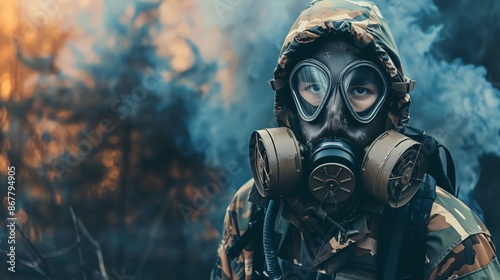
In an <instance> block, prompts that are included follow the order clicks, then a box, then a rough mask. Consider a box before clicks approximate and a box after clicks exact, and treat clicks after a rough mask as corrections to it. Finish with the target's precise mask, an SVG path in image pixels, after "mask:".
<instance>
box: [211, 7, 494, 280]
mask: <svg viewBox="0 0 500 280" xmlns="http://www.w3.org/2000/svg"><path fill="white" fill-rule="evenodd" d="M270 83H271V86H272V87H273V89H274V90H275V91H276V96H275V115H276V120H277V122H278V126H279V128H274V129H265V130H260V131H256V132H254V134H253V135H252V138H251V145H250V161H251V165H252V171H253V179H252V180H250V181H249V182H247V183H246V184H245V185H244V186H243V187H241V188H240V189H239V190H238V192H237V193H236V195H235V197H234V199H233V201H232V202H231V204H230V205H229V207H228V208H227V212H226V216H225V219H224V232H223V238H222V241H221V243H220V245H219V248H218V257H217V262H216V265H215V267H214V270H213V271H212V276H211V278H212V279H267V278H271V279H457V278H460V279H500V264H499V262H498V260H497V258H496V252H495V247H494V244H493V241H492V238H491V235H490V233H489V232H488V230H487V229H486V228H485V226H484V225H483V224H482V222H481V221H480V220H479V219H478V218H477V216H476V215H475V214H474V213H473V212H472V211H471V210H470V209H469V208H468V207H467V206H466V205H465V204H463V203H462V202H461V201H460V200H458V199H457V198H456V197H455V196H454V195H453V194H450V192H451V193H453V192H454V189H453V188H454V178H453V176H454V175H453V174H447V176H443V174H444V172H443V171H442V170H438V171H436V168H437V167H436V165H435V164H432V162H431V161H432V160H433V155H435V150H436V149H435V148H436V145H434V146H432V143H434V142H432V141H433V140H432V141H431V142H427V143H424V142H425V141H415V140H419V139H420V140H422V139H424V140H425V139H426V141H427V140H429V139H433V138H429V137H427V136H424V135H423V133H416V134H415V133H414V134H413V136H414V137H411V136H410V137H408V135H410V134H411V131H410V130H412V129H411V128H410V127H409V126H407V124H408V120H409V106H410V95H409V92H410V91H411V90H412V89H413V87H414V85H415V82H414V81H412V80H411V79H409V78H408V77H406V76H405V75H404V73H403V68H402V66H401V61H400V57H399V54H398V50H397V48H396V45H395V42H394V39H393V37H392V35H391V32H390V30H389V28H388V25H387V22H386V21H385V19H384V17H383V16H382V14H381V13H380V11H379V9H378V8H377V7H376V6H375V5H374V4H373V3H371V2H367V1H359V2H355V1H347V0H330V1H327V0H324V1H313V2H312V3H311V4H310V5H309V7H307V8H306V9H305V10H304V11H303V12H302V13H301V14H300V15H299V18H298V19H297V20H296V22H295V23H294V25H293V26H292V28H291V29H290V32H289V33H288V35H287V36H286V38H285V41H284V44H283V47H282V51H281V54H280V57H279V59H278V65H277V66H276V69H275V71H274V78H273V79H272V80H271V81H270ZM413 131H416V130H413ZM422 143H423V144H424V145H422ZM429 143H431V144H429ZM429 145H430V146H429ZM429 147H430V148H429ZM434 160H435V158H434ZM428 163H429V164H428ZM439 163H440V162H439ZM427 166H429V168H426V167H427ZM440 166H441V165H440ZM438 169H439V168H438ZM427 173H428V174H427ZM431 175H432V176H431ZM448 177H450V179H451V180H448ZM450 181H451V182H450ZM436 182H437V185H438V186H436ZM441 187H443V188H441ZM445 189H448V190H449V191H450V192H447V191H446V190H445ZM249 200H250V201H251V202H250V201H249Z"/></svg>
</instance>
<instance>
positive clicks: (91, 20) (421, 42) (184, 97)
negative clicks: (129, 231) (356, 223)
mask: <svg viewBox="0 0 500 280" xmlns="http://www.w3.org/2000/svg"><path fill="white" fill-rule="evenodd" d="M375 2H376V4H377V5H379V7H380V9H381V11H382V13H383V14H384V15H385V17H386V19H387V21H388V22H389V24H390V26H391V29H392V32H393V35H394V37H395V39H396V42H397V45H398V47H399V51H400V54H401V56H402V61H403V66H404V67H405V73H406V75H407V76H409V77H411V78H413V79H415V80H417V86H416V88H415V91H414V92H412V98H413V99H412V108H411V122H410V125H412V126H415V127H418V128H421V129H424V130H426V131H427V133H428V134H430V135H433V136H435V137H436V138H438V140H440V141H441V142H443V144H445V145H446V146H447V147H448V148H450V150H451V152H452V154H453V156H454V158H455V163H456V167H457V174H458V184H459V185H460V186H461V194H460V197H461V198H462V199H464V200H468V199H469V194H470V193H471V190H472V189H473V188H474V186H475V185H476V184H477V183H478V180H479V174H480V171H481V170H483V169H484V168H486V166H487V164H486V163H484V164H483V165H480V164H479V160H478V158H480V157H481V156H482V155H483V154H491V155H496V156H498V155H500V145H499V143H500V139H499V138H500V135H499V132H500V122H499V121H498V120H500V92H499V91H498V90H497V89H495V88H494V87H493V85H492V83H491V82H490V81H489V79H488V75H487V74H488V71H489V72H490V73H493V75H492V77H493V78H495V77H498V75H495V73H500V71H499V70H497V68H495V67H499V66H498V65H497V64H496V61H498V59H495V58H498V51H496V45H495V42H494V36H491V34H497V33H498V32H496V33H495V31H494V30H492V31H491V32H486V31H485V30H486V29H482V28H480V27H483V26H493V27H494V28H497V29H498V25H497V24H496V21H497V19H496V18H495V17H494V16H493V15H494V14H495V13H494V12H492V11H493V10H495V11H496V10H498V9H499V8H498V7H499V5H498V4H494V5H493V4H491V5H492V6H491V7H490V8H492V9H488V11H490V12H489V13H487V12H485V9H484V8H481V9H479V8H477V7H479V6H477V5H479V4H476V3H474V4H471V3H466V1H457V3H458V4H453V7H460V8H461V9H462V10H466V11H470V12H469V13H465V12H462V13H459V12H455V11H454V10H452V9H451V8H450V5H451V4H447V3H445V2H444V1H436V2H437V5H436V4H435V3H433V2H432V1H431V0H416V1H411V2H408V1H403V0H387V1H383V0H380V1H375ZM58 3H63V4H60V5H61V6H60V7H59V9H58V10H57V11H58V12H57V13H54V14H52V15H51V16H52V17H54V18H60V19H61V22H64V28H67V29H68V30H71V31H72V37H71V40H69V41H68V43H67V45H66V47H65V48H63V49H62V50H61V51H60V53H59V54H58V55H57V57H56V58H55V62H54V63H55V65H56V66H57V68H58V69H60V73H59V74H58V78H60V79H70V80H72V81H73V82H74V83H75V84H77V85H79V86H81V85H85V86H87V87H88V88H92V87H93V86H95V87H99V88H102V87H104V88H105V89H106V90H104V91H102V92H99V93H98V94H102V95H103V96H102V98H101V99H99V100H100V101H102V102H103V103H105V105H103V107H105V108H104V109H102V110H105V111H106V112H107V111H110V110H111V109H109V107H110V106H109V105H110V104H111V103H112V102H113V100H114V99H115V98H117V97H119V96H121V95H120V94H119V93H120V91H121V90H123V88H126V89H128V90H129V91H130V89H129V88H128V87H127V86H123V87H120V83H122V82H123V80H125V81H128V79H127V78H128V76H125V77H124V76H123V75H124V74H123V73H125V72H126V69H128V68H132V67H137V68H139V69H140V70H137V71H136V72H139V73H135V74H137V75H136V76H134V79H135V80H134V81H137V80H141V78H143V77H144V76H153V77H155V78H156V80H157V81H158V86H157V87H156V88H155V89H154V90H153V91H150V92H149V93H150V94H151V95H150V96H148V99H147V100H146V101H145V102H143V103H142V104H141V105H140V106H139V107H138V108H139V109H134V108H131V110H130V116H132V119H133V120H135V121H136V122H135V123H134V124H135V125H136V126H137V127H139V126H140V127H141V129H138V131H139V132H140V134H141V137H142V138H147V140H149V139H150V138H151V139H156V138H158V139H161V140H164V139H167V140H166V141H164V142H162V141H158V142H157V143H155V144H154V145H152V144H151V142H149V141H144V143H142V142H140V141H138V143H139V144H138V145H137V146H139V147H140V148H144V150H140V151H144V152H146V151H147V152H148V154H149V155H150V156H149V157H148V156H145V155H141V157H140V158H141V159H142V160H143V163H144V162H145V163H147V164H143V165H142V167H143V168H144V169H149V170H151V169H155V172H154V173H155V175H158V174H160V175H161V173H162V172H163V170H164V169H162V168H168V167H169V165H168V164H167V163H168V160H165V159H164V158H165V157H169V156H170V157H174V156H175V157H178V158H182V159H184V160H186V162H187V163H183V164H184V165H182V164H181V165H182V166H187V165H190V164H192V165H194V164H195V163H194V162H195V161H204V162H202V163H199V162H197V163H196V164H197V165H196V166H197V167H196V168H194V169H195V172H196V171H200V170H205V169H203V168H202V167H200V165H201V164H203V165H205V166H208V167H210V168H218V170H219V171H218V173H214V174H216V175H214V176H210V177H211V180H213V182H212V183H215V184H218V186H219V187H225V186H226V185H227V186H228V188H226V189H223V188H221V189H223V191H219V192H218V193H215V194H214V196H213V197H211V198H213V199H212V200H210V201H208V200H207V203H205V204H204V207H205V208H204V209H202V210H206V212H207V213H208V215H209V219H207V220H211V221H212V223H211V224H210V223H208V222H207V221H197V222H193V223H191V224H189V225H184V226H183V228H182V230H175V231H169V230H166V231H167V234H166V235H165V236H166V237H165V236H164V237H163V239H165V240H166V239H168V238H170V236H174V237H175V238H184V237H186V236H187V237H188V240H189V241H188V242H187V243H188V244H190V246H191V247H189V249H191V252H190V253H189V257H190V258H191V259H196V260H198V261H199V260H200V259H202V260H204V261H205V263H206V264H207V265H210V266H211V264H212V263H213V259H214V258H215V245H216V244H215V243H216V242H217V241H218V237H217V233H214V232H215V230H212V232H211V233H210V234H207V236H208V237H199V236H198V237H197V239H196V238H193V237H194V236H195V235H199V234H198V233H199V232H201V231H202V230H206V229H207V228H212V227H211V225H212V226H213V225H215V228H217V229H220V228H221V225H222V214H223V211H224V209H225V206H226V205H227V204H228V203H229V200H230V199H231V196H232V194H233V193H234V190H235V189H236V188H238V187H239V186H240V185H241V184H242V183H243V182H244V181H245V180H247V179H249V178H250V176H251V175H250V169H249V166H248V151H247V149H248V138H249V136H250V134H251V132H252V131H253V130H255V129H261V128H265V127H272V126H275V121H274V114H273V98H274V94H273V91H272V90H271V89H270V87H269V85H268V84H267V80H268V79H269V78H271V76H272V72H273V70H274V67H275V64H276V61H277V58H278V54H279V51H280V48H281V43H282V41H283V39H284V37H285V35H286V33H287V32H288V30H289V28H290V26H291V25H292V23H293V22H294V20H295V18H296V17H297V16H298V14H299V12H300V11H301V10H302V9H303V8H305V7H306V6H307V5H308V3H309V1H306V0H304V1H300V0H293V1H285V0H276V1H262V0H261V1H243V0H210V1H201V0H199V1H173V0H172V1H165V2H161V1H139V0H137V1H132V0H128V1H118V0H116V1H97V0H87V1H79V2H78V3H70V2H68V1H58ZM481 5H483V4H481ZM484 5H486V4H484ZM496 14H498V13H496ZM477 30H480V32H477ZM146 35H147V36H146ZM465 35H470V36H472V39H469V37H465ZM464 38H467V39H464ZM478 42H481V43H480V44H479V43H478ZM136 56H137V57H140V58H141V59H144V58H145V59H146V60H147V61H146V62H145V64H146V65H147V67H142V66H143V65H135V64H134V63H137V60H136V59H135V58H136ZM491 56H494V57H491ZM150 66H152V67H150ZM133 71H135V70H133ZM143 72H145V73H143ZM122 74H123V75H122ZM89 75H91V77H89ZM80 83H81V84H80ZM130 83H133V81H130ZM89 85H92V86H89ZM128 86H130V88H132V86H134V85H128ZM84 94H89V92H88V91H87V92H85V91H82V92H81V93H80V92H79V91H75V93H74V95H81V96H79V99H78V98H76V97H74V96H73V95H72V97H71V98H72V100H73V101H75V100H87V99H89V96H84ZM93 94H94V95H98V94H97V93H93ZM125 94H127V92H125ZM141 108H142V109H141ZM85 113H86V112H82V115H85ZM119 116H120V115H118V116H115V117H119ZM138 116H143V118H141V121H137V117H138ZM158 116H162V117H164V118H168V119H161V118H159V117H158ZM89 118H90V117H89ZM151 120H153V121H151ZM162 129H164V130H165V131H166V132H165V133H162V132H161V130H162ZM148 135H150V136H148ZM151 135H153V136H151ZM165 146H168V148H165ZM199 153H202V154H203V155H204V157H198V156H197V157H195V156H193V155H198V154H199ZM162 159H163V160H164V161H161V160H162ZM159 162H160V163H161V164H163V165H161V166H160V167H159V166H158V165H159V164H158V163H159ZM483 162H495V161H493V160H488V161H484V160H483ZM235 170H238V172H231V171H235ZM144 171H145V170H144ZM172 173H175V172H174V171H172ZM203 175H204V174H194V175H192V176H193V177H195V176H197V177H199V178H203V179H200V180H204V179H205V178H206V176H205V177H203ZM158 176H159V175H158ZM186 176H191V175H186ZM153 178H154V179H156V177H153ZM484 178H486V179H484V180H487V181H488V180H494V177H492V176H490V175H489V176H487V177H484ZM151 180H152V179H151ZM153 181H154V180H153ZM198 181H199V180H198ZM198 181H197V182H198ZM207 183H211V182H208V181H207ZM167 184H170V185H169V186H167V187H168V188H178V189H181V190H182V188H183V187H184V186H180V185H179V184H180V183H179V182H178V181H175V180H174V181H173V183H172V182H170V181H169V182H167ZM200 185H203V183H200ZM212 185H213V184H212ZM189 191H192V189H191V188H189V189H188V188H186V191H185V192H186V193H189ZM180 192H181V191H179V193H180ZM172 193H175V191H173V192H172ZM492 193H493V194H494V193H495V192H492ZM216 195H218V196H216ZM204 202H205V201H204ZM172 203H173V202H172ZM488 203H490V204H491V203H494V202H488ZM190 207H191V205H190ZM201 208H203V207H201ZM152 212H154V211H152ZM176 214H178V216H179V217H180V214H179V213H178V212H176ZM180 219H181V218H179V220H180ZM214 236H215V237H214ZM112 237H113V238H114V236H112ZM174 237H172V240H173V241H172V240H170V242H171V243H172V244H170V243H168V245H171V248H165V250H163V252H167V253H168V252H175V253H177V252H178V251H183V250H181V249H183V248H181V246H180V245H179V247H175V246H176V245H178V244H173V243H175V241H177V239H175V238H174ZM219 237H220V236H219ZM204 238H205V239H204ZM208 243H210V245H209V246H207V245H206V244H208ZM161 244H164V243H161ZM172 248H173V249H172ZM199 248H202V249H203V250H202V251H203V254H201V253H199V252H198V251H199ZM207 248H208V249H207ZM212 249H213V250H212ZM175 253H172V255H168V256H165V255H161V254H160V255H159V256H158V259H160V260H161V258H162V257H164V258H165V257H166V258H167V259H172V258H175V256H176V254H175ZM186 256H187V255H186ZM180 261H181V260H179V262H180ZM205 269H206V267H205ZM186 270H187V269H186ZM191 273H193V274H196V273H198V272H196V271H191ZM178 274H181V272H179V273H178ZM192 278H196V276H195V275H194V276H193V277H192Z"/></svg>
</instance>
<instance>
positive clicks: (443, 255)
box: [211, 180, 500, 280]
mask: <svg viewBox="0 0 500 280" xmlns="http://www.w3.org/2000/svg"><path fill="white" fill-rule="evenodd" d="M252 184H253V180H250V181H249V182H248V183H246V184H245V185H244V186H243V187H241V188H240V189H239V190H238V192H237V193H236V195H235V196H234V199H233V200H232V202H231V204H230V205H229V207H228V208H227V211H226V215H225V219H224V230H223V238H222V241H221V243H220V245H219V248H218V256H217V261H216V264H215V267H214V269H213V271H212V275H211V279H252V273H253V256H254V251H253V249H252V248H251V247H252V246H251V245H252V244H250V245H249V246H247V248H245V249H244V250H243V251H242V252H241V254H240V255H239V256H238V257H237V258H235V259H233V260H231V259H229V258H228V256H227V255H226V249H227V248H230V247H231V246H233V245H234V243H235V242H236V240H237V239H238V238H239V237H240V236H241V235H242V234H243V233H244V232H245V231H246V230H247V227H248V223H249V222H250V218H251V215H252V204H251V203H250V202H249V201H248V196H249V193H250V190H251V187H252ZM436 193H437V195H436V200H435V201H434V203H433V206H432V210H431V214H430V219H429V225H428V231H427V244H426V256H425V264H423V265H424V270H425V279H500V264H499V262H498V259H497V258H496V251H495V247H494V244H493V241H492V238H491V235H490V233H489V232H488V230H487V229H486V227H485V226H484V225H483V223H482V222H481V221H480V220H479V218H477V216H476V215H475V214H474V213H473V212H472V211H471V210H470V209H469V208H468V207H467V206H466V205H465V204H463V203H462V202H461V201H460V200H458V199H457V198H455V197H454V196H452V195H450V194H448V193H447V192H446V191H444V190H442V189H441V188H437V191H436ZM365 213H366V214H365V215H364V216H362V217H360V218H358V219H357V220H356V221H354V222H353V227H354V228H355V229H358V230H359V234H357V235H355V236H352V237H351V238H350V239H349V240H347V242H345V243H343V244H341V243H339V241H338V240H339V237H338V236H333V237H332V238H331V239H330V240H323V241H320V243H315V242H314V241H313V240H310V239H309V238H308V236H307V228H304V227H303V225H302V224H301V223H300V222H299V223H296V222H294V221H293V217H292V218H290V217H287V219H290V220H291V223H290V227H289V233H288V234H287V238H286V239H285V240H284V246H283V248H286V250H285V256H281V255H280V257H283V258H284V259H286V260H287V261H289V262H290V263H294V264H296V265H299V266H301V267H305V268H307V269H313V270H316V271H318V272H320V273H323V274H335V279H361V280H363V279H376V271H370V270H369V269H363V270H359V269H354V268H353V267H352V266H350V265H349V264H350V263H358V264H360V263H361V264H363V265H364V266H365V267H376V266H375V264H376V258H377V232H378V229H377V227H378V225H379V224H380V219H379V218H380V214H378V213H377V212H376V211H373V212H372V211H365ZM318 244H319V246H318ZM280 254H283V251H282V252H280ZM339 264H342V265H339ZM358 267H359V266H358ZM284 274H285V275H286V274H287V271H284Z"/></svg>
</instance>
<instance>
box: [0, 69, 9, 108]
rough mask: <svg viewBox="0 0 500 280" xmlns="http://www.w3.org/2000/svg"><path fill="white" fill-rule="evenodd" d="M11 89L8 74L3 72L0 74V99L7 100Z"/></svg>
mask: <svg viewBox="0 0 500 280" xmlns="http://www.w3.org/2000/svg"><path fill="white" fill-rule="evenodd" d="M11 90H12V83H11V81H10V74H9V73H4V74H3V75H2V76H0V99H2V101H7V100H8V99H9V96H10V91H11Z"/></svg>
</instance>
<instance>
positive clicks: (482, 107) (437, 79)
mask: <svg viewBox="0 0 500 280" xmlns="http://www.w3.org/2000/svg"><path fill="white" fill-rule="evenodd" d="M375 2H376V4H377V5H378V6H379V7H380V9H381V11H382V13H383V14H384V15H385V17H386V19H387V21H388V22H389V25H390V26H391V29H392V32H393V35H394V37H395V39H396V42H397V45H398V47H399V51H400V54H401V56H402V61H403V66H404V67H405V72H406V75H407V76H409V77H411V78H413V79H415V80H417V86H416V89H415V91H414V92H412V98H413V100H412V108H411V122H410V125H412V126H416V127H419V128H421V129H424V130H426V131H427V133H428V134H431V135H433V136H435V137H436V138H437V139H438V140H439V141H441V142H442V143H443V144H445V146H447V147H448V148H449V149H450V150H451V152H452V154H453V156H454V158H455V163H456V168H457V174H458V178H457V183H458V185H459V186H460V188H461V193H460V198H462V199H464V200H466V201H468V199H469V193H470V191H471V190H472V189H473V188H474V186H475V184H476V183H477V180H478V174H479V173H478V172H479V165H478V160H477V159H478V157H479V156H480V155H482V154H484V153H494V154H500V145H498V143H499V130H500V123H499V122H498V121H497V120H498V119H500V93H499V91H498V90H497V89H495V88H494V87H493V86H492V84H491V82H490V81H489V80H488V77H487V71H486V68H485V67H483V66H482V65H485V64H488V63H489V64H494V61H496V60H495V59H491V56H494V55H495V54H496V53H497V52H496V51H493V50H494V49H496V48H495V44H494V43H493V41H491V40H493V39H494V37H493V36H491V34H492V33H491V32H492V31H491V30H489V29H486V28H474V26H490V25H491V26H496V28H498V26H497V25H495V22H496V19H495V17H494V16H493V15H494V13H492V12H491V11H490V10H489V9H486V7H485V6H486V4H484V5H482V6H481V7H482V8H477V4H472V3H469V4H465V1H461V2H460V4H458V6H459V7H461V8H460V9H461V10H465V9H466V8H467V6H466V5H469V6H474V7H475V8H474V9H472V10H467V11H473V12H476V13H477V14H475V15H471V13H459V12H456V10H453V12H452V10H451V8H450V7H449V4H445V3H444V1H437V2H438V4H439V7H438V6H436V5H435V4H434V3H433V2H432V1H431V0H420V1H412V2H407V1H398V0H389V1H375ZM216 3H219V4H221V3H225V4H226V5H222V6H220V5H219V6H217V5H216ZM307 3H308V2H307V1H292V2H290V1H287V2H285V1H273V2H268V3H263V2H259V1H252V2H247V1H212V2H209V3H208V4H205V5H204V6H203V10H204V13H205V14H206V15H207V16H208V17H207V22H208V23H209V24H212V25H215V26H218V27H219V28H220V29H221V30H222V32H223V33H224V34H225V36H226V38H227V40H228V41H229V45H228V47H229V48H231V49H232V51H233V52H234V54H235V55H236V60H237V66H236V67H235V69H234V72H233V82H234V84H235V89H234V92H233V96H234V97H235V98H236V99H234V102H233V103H232V104H231V106H229V109H227V110H222V109H220V106H219V107H217V106H214V107H212V106H210V107H209V108H207V109H206V110H207V111H206V112H207V114H206V115H207V116H210V118H203V121H201V120H197V121H195V123H197V122H198V125H199V122H200V121H201V122H206V123H207V124H208V123H210V129H211V130H212V133H205V134H203V136H200V137H205V138H206V139H209V141H208V142H210V143H216V145H217V146H219V145H220V146H219V147H211V149H213V150H214V152H213V153H214V154H217V155H218V156H221V155H224V154H226V155H228V154H229V155H231V153H233V152H234V150H233V148H234V147H231V146H225V145H226V144H227V143H228V141H227V139H231V138H234V139H238V141H244V139H245V137H248V135H249V132H250V131H251V129H252V128H255V127H265V126H269V123H270V122H269V119H272V112H271V110H272V107H271V105H272V96H273V92H272V91H271V90H270V89H269V87H268V86H267V85H266V84H264V83H265V81H267V80H268V79H269V78H270V77H271V73H272V70H273V68H274V66H275V62H276V60H277V57H278V53H279V48H280V44H281V42H282V40H283V39H284V36H285V35H286V32H287V31H288V28H289V27H290V26H291V24H292V23H293V21H294V20H295V18H296V16H297V15H298V13H299V12H300V10H301V9H303V8H305V6H307ZM497 6H499V5H495V7H497ZM453 7H456V5H455V4H453ZM460 9H459V10H460ZM485 13H489V16H488V17H481V15H483V14H485ZM464 14H465V16H463V15H464ZM478 18H481V20H479V19H478ZM485 19H486V20H487V22H484V20H485ZM488 20H489V21H488ZM478 29H479V32H475V30H478ZM486 30H488V31H486ZM466 32H467V33H466ZM469 33H470V34H471V36H473V37H472V38H477V39H476V40H474V39H472V40H469V37H468V34H469ZM465 38H467V39H466V40H464V39H465ZM467 42H469V43H467ZM477 45H480V46H481V48H475V47H474V46H477ZM474 50H477V51H476V52H475V51H474ZM445 52H446V54H447V55H446V57H445V58H446V59H443V55H440V54H443V53H445ZM471 63H476V65H474V64H471ZM494 65H495V67H496V64H494ZM213 100H217V99H215V98H212V101H213ZM215 103H220V102H219V101H216V102H215ZM214 110H216V111H217V112H219V114H217V113H215V114H214ZM208 112H210V113H208ZM264 116H265V117H264ZM235 124H237V126H236V127H238V129H236V127H235ZM259 125H260V126H259ZM195 126H196V125H195ZM228 128H233V129H228ZM242 139H243V140H242ZM215 151H216V152H215Z"/></svg>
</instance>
